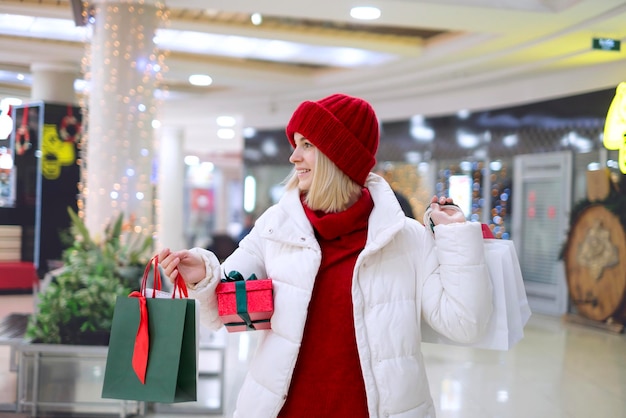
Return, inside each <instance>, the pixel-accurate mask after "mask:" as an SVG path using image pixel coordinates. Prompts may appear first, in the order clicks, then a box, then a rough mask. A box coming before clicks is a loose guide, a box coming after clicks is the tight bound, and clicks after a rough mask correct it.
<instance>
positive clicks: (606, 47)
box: [591, 38, 621, 51]
mask: <svg viewBox="0 0 626 418" xmlns="http://www.w3.org/2000/svg"><path fill="white" fill-rule="evenodd" d="M620 45H621V42H620V41H619V39H611V38H593V42H592V44H591V46H592V48H593V49H601V50H603V51H619V50H620Z"/></svg>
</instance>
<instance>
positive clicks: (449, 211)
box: [430, 196, 465, 225]
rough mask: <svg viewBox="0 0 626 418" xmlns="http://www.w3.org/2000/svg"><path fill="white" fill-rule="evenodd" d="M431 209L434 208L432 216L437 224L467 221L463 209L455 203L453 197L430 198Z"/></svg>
mask: <svg viewBox="0 0 626 418" xmlns="http://www.w3.org/2000/svg"><path fill="white" fill-rule="evenodd" d="M430 209H431V210H432V212H431V213H430V218H431V219H432V221H433V222H434V223H435V225H439V224H451V223H455V222H465V215H464V214H463V211H462V210H461V209H460V208H459V207H458V206H456V205H454V202H453V200H452V198H451V197H445V196H441V197H437V196H433V197H432V199H431V200H430Z"/></svg>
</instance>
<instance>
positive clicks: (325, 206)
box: [285, 149, 361, 213]
mask: <svg viewBox="0 0 626 418" xmlns="http://www.w3.org/2000/svg"><path fill="white" fill-rule="evenodd" d="M315 154H316V155H315V170H314V171H313V181H312V182H311V187H310V189H309V191H308V192H307V193H306V196H305V198H304V203H305V204H306V205H307V206H308V207H309V208H310V209H313V210H321V211H322V212H325V213H331V212H341V211H343V210H346V209H347V208H348V206H349V205H350V204H351V203H354V201H356V199H357V198H358V197H360V196H361V186H360V185H359V184H357V183H356V182H355V181H354V180H352V179H351V178H350V177H348V176H347V175H346V174H345V173H344V172H343V171H341V170H340V169H339V167H337V166H336V165H335V163H333V162H332V161H331V160H330V159H329V158H328V157H327V156H325V155H324V153H323V152H321V151H320V150H319V149H316V152H315ZM297 187H298V175H297V173H296V172H295V169H294V171H293V172H292V173H291V175H290V176H289V177H288V178H287V180H286V182H285V188H286V189H287V190H291V189H296V188H297Z"/></svg>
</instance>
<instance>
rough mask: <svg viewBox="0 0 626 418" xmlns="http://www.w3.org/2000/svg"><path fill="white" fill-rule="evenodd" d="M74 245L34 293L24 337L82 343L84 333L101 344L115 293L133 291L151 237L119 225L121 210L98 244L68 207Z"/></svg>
mask: <svg viewBox="0 0 626 418" xmlns="http://www.w3.org/2000/svg"><path fill="white" fill-rule="evenodd" d="M68 213H69V215H70V218H71V220H72V224H71V227H70V233H71V235H72V236H73V237H74V240H73V243H72V244H71V246H70V247H68V248H67V249H66V250H65V251H64V252H63V256H62V259H63V268H62V269H61V272H60V273H59V274H58V275H57V276H56V277H54V279H53V280H52V282H51V283H50V284H49V285H48V286H47V287H46V288H45V289H42V292H41V293H40V294H39V301H38V303H37V309H36V312H35V314H33V315H32V316H31V318H30V320H29V323H28V326H27V329H26V337H27V338H29V339H30V340H32V341H33V342H37V343H46V344H84V343H88V342H86V341H85V338H84V337H85V335H89V334H91V335H94V334H95V335H98V334H99V335H102V336H103V337H104V340H101V341H99V342H96V343H100V344H106V343H107V341H108V334H109V332H110V330H111V321H112V319H113V309H114V307H115V300H116V299H117V297H118V296H127V295H128V294H129V293H130V292H131V291H133V290H138V289H139V286H140V280H141V275H142V272H143V269H144V267H145V265H146V264H147V263H148V260H149V252H150V250H151V249H152V243H153V240H152V237H150V236H149V237H143V236H141V235H139V234H135V233H133V232H131V231H132V228H124V223H123V220H124V219H123V218H124V216H123V214H120V215H119V216H118V217H117V219H116V220H115V222H113V223H112V224H110V225H108V226H107V227H106V228H105V231H104V237H103V239H102V240H101V241H100V242H97V241H95V240H94V239H92V237H91V235H90V233H89V231H88V230H87V227H86V226H85V224H84V223H83V221H82V220H81V219H80V217H79V216H78V215H77V214H76V213H75V212H74V211H73V210H72V209H71V208H68Z"/></svg>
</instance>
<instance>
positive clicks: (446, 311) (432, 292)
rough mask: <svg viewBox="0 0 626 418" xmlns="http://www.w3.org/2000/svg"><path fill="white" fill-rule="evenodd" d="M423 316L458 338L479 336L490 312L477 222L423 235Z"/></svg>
mask: <svg viewBox="0 0 626 418" xmlns="http://www.w3.org/2000/svg"><path fill="white" fill-rule="evenodd" d="M424 236H425V238H424V239H425V241H426V242H425V243H424V248H425V251H426V252H427V254H426V257H425V260H424V263H425V264H424V266H423V267H424V269H425V270H424V273H425V275H426V279H425V281H424V285H423V289H422V318H423V320H425V321H426V322H427V323H428V325H430V327H431V328H432V329H433V330H435V331H436V332H438V333H440V334H441V335H443V336H445V337H447V338H449V339H451V340H453V341H456V342H458V343H472V342H474V341H476V340H477V339H478V338H480V337H481V336H482V334H483V332H484V330H485V328H486V326H487V323H488V322H489V319H490V317H491V314H492V311H493V302H492V284H491V280H490V278H489V273H488V269H487V265H486V264H485V256H484V244H483V238H482V231H481V225H480V223H478V222H465V223H453V224H448V225H437V226H436V227H435V231H434V237H435V238H434V239H433V236H432V235H431V234H429V233H426V234H424Z"/></svg>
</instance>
